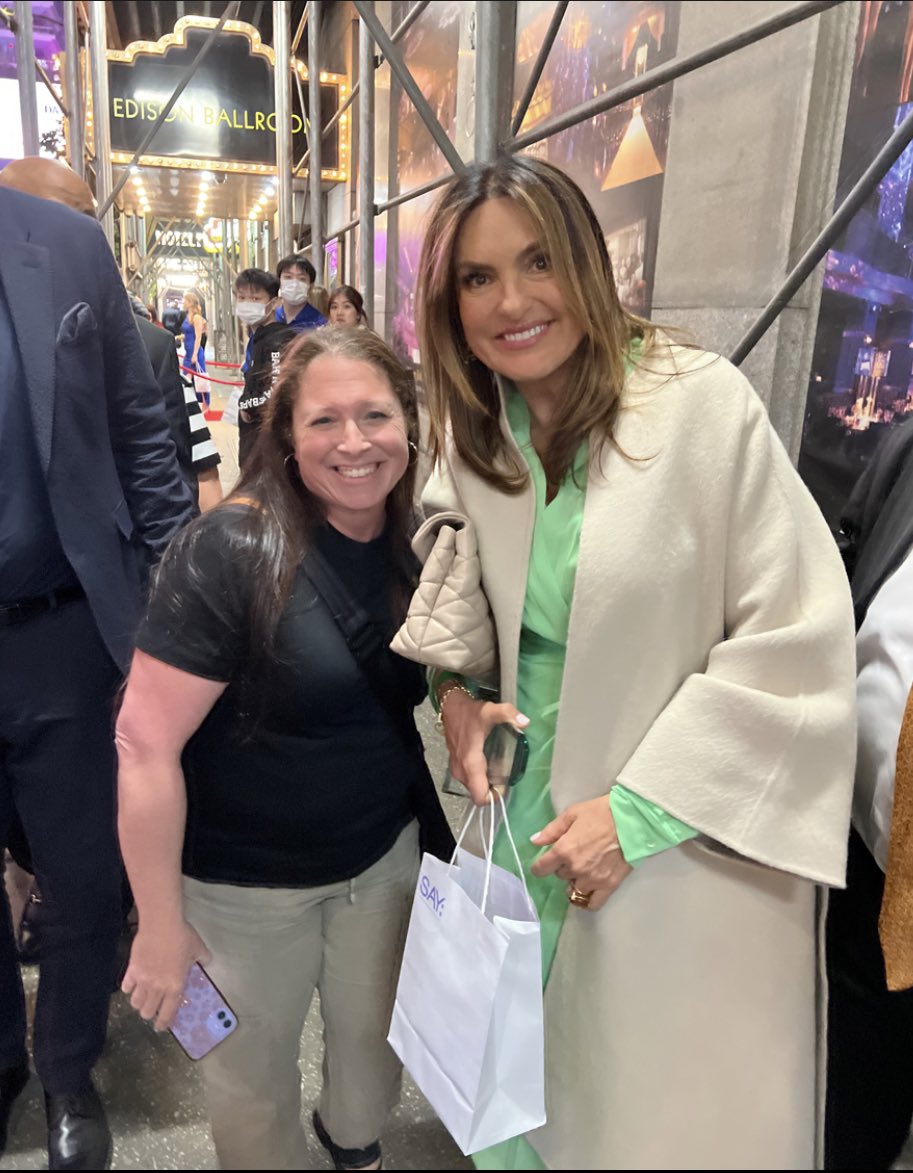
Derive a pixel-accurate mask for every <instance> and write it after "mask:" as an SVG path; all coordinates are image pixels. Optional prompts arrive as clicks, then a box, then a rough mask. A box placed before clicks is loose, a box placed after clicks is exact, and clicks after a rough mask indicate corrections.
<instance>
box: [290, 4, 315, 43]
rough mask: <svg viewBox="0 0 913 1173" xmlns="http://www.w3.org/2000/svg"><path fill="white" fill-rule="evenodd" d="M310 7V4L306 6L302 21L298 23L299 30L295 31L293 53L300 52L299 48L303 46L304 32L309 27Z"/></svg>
mask: <svg viewBox="0 0 913 1173" xmlns="http://www.w3.org/2000/svg"><path fill="white" fill-rule="evenodd" d="M310 7H311V6H310V4H305V6H304V10H303V12H302V13H301V20H299V21H298V28H297V29H296V30H295V37H294V39H293V41H292V53H297V52H298V46H299V45H300V44H301V38H302V37H303V36H304V30H305V28H306V27H307V22H308V16H309V15H310V12H309V9H310Z"/></svg>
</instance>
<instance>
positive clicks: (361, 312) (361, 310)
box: [327, 285, 371, 326]
mask: <svg viewBox="0 0 913 1173" xmlns="http://www.w3.org/2000/svg"><path fill="white" fill-rule="evenodd" d="M337 297H344V298H345V299H346V301H347V302H350V303H351V305H352V306H353V307H354V309H355V313H356V315H357V316H358V321H359V323H360V324H361V325H363V326H369V325H370V324H371V323H370V322H369V321H368V315H367V314H366V313H365V299H364V298H363V297H362V296H361V294H360V293H359V292H358V290H357V289H356V288H355V286H354V285H337V286H336V288H335V289H334V290H333V292H332V293H331V294H330V300H329V304H328V305H327V316H328V317H329V313H330V311H331V310H332V309H333V302H334V301H335V300H336V298H337Z"/></svg>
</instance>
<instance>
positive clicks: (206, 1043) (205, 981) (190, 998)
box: [170, 963, 238, 1059]
mask: <svg viewBox="0 0 913 1173" xmlns="http://www.w3.org/2000/svg"><path fill="white" fill-rule="evenodd" d="M237 1027H238V1019H237V1015H236V1014H235V1012H234V1010H232V1008H231V1007H230V1006H229V1005H228V1003H227V1002H226V1001H225V999H224V998H223V997H222V995H221V994H220V993H219V991H218V990H217V989H216V987H215V986H214V985H213V984H212V982H211V981H210V979H209V977H208V976H207V974H206V973H205V972H204V971H203V970H202V969H201V968H200V966H199V965H198V964H196V963H194V965H193V968H192V969H191V970H190V973H189V974H188V975H187V985H186V986H185V987H184V997H183V1000H182V1002H181V1005H180V1007H179V1008H178V1012H177V1014H176V1015H175V1016H174V1022H173V1023H172V1024H171V1028H170V1029H171V1033H172V1034H173V1035H174V1037H175V1038H176V1039H177V1041H178V1042H179V1043H180V1044H181V1046H182V1047H183V1048H184V1051H185V1052H186V1053H187V1055H189V1056H190V1058H191V1059H202V1058H203V1056H204V1055H208V1054H209V1052H210V1051H211V1050H212V1049H213V1047H215V1046H217V1045H218V1044H219V1043H221V1041H222V1040H223V1039H225V1038H227V1037H228V1036H229V1035H230V1034H232V1033H233V1032H234V1031H235V1030H237Z"/></svg>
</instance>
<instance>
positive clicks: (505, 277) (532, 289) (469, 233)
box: [454, 199, 583, 394]
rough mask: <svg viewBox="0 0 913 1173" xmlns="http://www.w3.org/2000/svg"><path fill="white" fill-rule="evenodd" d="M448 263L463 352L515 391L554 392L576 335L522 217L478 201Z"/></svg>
mask: <svg viewBox="0 0 913 1173" xmlns="http://www.w3.org/2000/svg"><path fill="white" fill-rule="evenodd" d="M454 260H455V270H456V283H457V297H458V304H459V311H460V321H461V323H462V326H463V333H464V335H465V337H466V342H467V345H468V346H469V349H470V351H471V352H472V353H473V354H474V355H475V356H476V358H477V359H479V360H480V361H481V362H483V363H484V364H485V366H487V367H488V368H489V369H490V370H492V371H494V372H495V373H496V374H498V375H503V376H504V377H505V378H508V379H511V380H513V382H514V383H516V385H517V387H518V389H519V390H520V391H521V392H524V393H529V394H532V393H536V394H542V393H548V394H554V393H556V392H560V391H562V390H563V389H564V387H565V385H566V383H567V379H568V375H569V370H570V360H571V358H572V356H573V354H574V352H575V351H576V349H577V347H578V346H579V345H580V342H581V340H582V338H583V328H582V326H581V325H580V323H579V322H578V321H577V319H576V318H575V317H574V315H573V314H572V313H571V312H570V310H569V309H568V307H567V305H566V301H565V296H564V292H563V291H562V289H561V286H560V285H559V284H558V281H557V279H556V277H555V275H554V273H553V272H552V269H551V265H550V263H549V259H548V257H547V256H546V254H545V252H544V251H543V247H542V244H541V242H540V241H539V238H538V235H537V232H536V227H535V224H534V223H533V220H532V218H531V217H530V215H529V214H528V213H527V212H526V211H525V210H524V209H523V208H521V207H519V206H518V205H517V204H516V203H514V202H513V200H509V199H490V200H486V202H485V203H483V204H480V205H479V207H477V208H476V209H475V210H474V211H473V212H471V213H470V214H469V216H468V217H467V218H466V223H465V224H464V225H463V228H462V231H461V232H460V235H459V238H458V240H457V245H456V252H455V258H454Z"/></svg>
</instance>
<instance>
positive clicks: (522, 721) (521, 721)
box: [514, 713, 529, 729]
mask: <svg viewBox="0 0 913 1173" xmlns="http://www.w3.org/2000/svg"><path fill="white" fill-rule="evenodd" d="M514 724H515V725H522V726H523V728H524V729H525V728H526V726H527V725H528V724H529V717H524V716H523V714H522V713H517V716H516V719H515V720H514Z"/></svg>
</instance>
